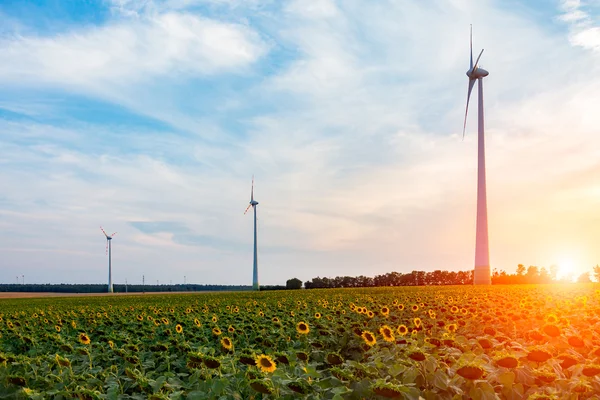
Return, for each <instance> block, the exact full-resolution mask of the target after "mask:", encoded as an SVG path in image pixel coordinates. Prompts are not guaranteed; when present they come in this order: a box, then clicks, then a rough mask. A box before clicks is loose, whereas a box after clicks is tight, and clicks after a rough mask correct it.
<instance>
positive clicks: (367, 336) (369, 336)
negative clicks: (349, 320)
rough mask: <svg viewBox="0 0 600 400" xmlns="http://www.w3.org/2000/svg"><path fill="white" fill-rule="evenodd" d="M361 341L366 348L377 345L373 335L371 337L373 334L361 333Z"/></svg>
mask: <svg viewBox="0 0 600 400" xmlns="http://www.w3.org/2000/svg"><path fill="white" fill-rule="evenodd" d="M360 336H361V337H362V338H363V340H364V341H365V343H366V344H367V345H368V346H371V347H372V346H374V345H375V343H377V339H376V338H375V335H373V333H371V332H369V331H363V333H362V335H360Z"/></svg>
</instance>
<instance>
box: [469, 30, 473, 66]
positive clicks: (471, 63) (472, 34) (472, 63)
mask: <svg viewBox="0 0 600 400" xmlns="http://www.w3.org/2000/svg"><path fill="white" fill-rule="evenodd" d="M472 69H473V24H471V65H470V66H469V70H472Z"/></svg>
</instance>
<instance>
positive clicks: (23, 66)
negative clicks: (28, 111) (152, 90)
mask: <svg viewBox="0 0 600 400" xmlns="http://www.w3.org/2000/svg"><path fill="white" fill-rule="evenodd" d="M265 51H266V46H265V44H264V43H263V41H262V40H261V39H260V37H259V35H258V34H257V33H256V32H254V31H253V30H252V29H251V28H249V27H247V26H244V25H240V24H232V23H223V22H218V21H214V20H211V19H208V18H203V17H200V16H195V15H189V14H181V13H167V14H162V15H159V16H153V17H145V18H142V19H140V20H128V21H126V22H119V23H115V24H110V25H108V26H103V27H98V28H87V29H86V30H83V31H78V32H71V33H67V34H61V35H57V36H54V37H32V36H26V37H13V38H5V39H3V40H1V41H0V81H4V83H5V84H6V83H9V82H14V81H19V82H28V83H32V84H38V83H48V84H54V85H59V86H66V87H87V88H97V89H98V90H99V89H101V88H102V87H103V86H104V85H107V84H108V85H125V84H127V85H131V84H133V83H143V82H146V81H148V80H151V79H155V78H160V77H161V76H163V75H173V74H175V75H179V74H183V75H184V76H186V75H189V76H195V75H206V74H217V73H222V72H227V71H237V70H240V69H243V68H245V67H247V66H249V65H251V64H252V63H254V62H255V61H256V60H257V59H258V58H259V57H261V56H262V55H263V54H265Z"/></svg>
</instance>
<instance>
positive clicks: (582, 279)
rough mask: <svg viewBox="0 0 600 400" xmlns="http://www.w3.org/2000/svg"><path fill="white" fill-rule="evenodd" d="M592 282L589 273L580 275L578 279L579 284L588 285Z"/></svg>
mask: <svg viewBox="0 0 600 400" xmlns="http://www.w3.org/2000/svg"><path fill="white" fill-rule="evenodd" d="M591 281H592V280H591V279H590V273H589V272H584V273H583V274H581V275H579V278H577V282H579V283H588V282H591Z"/></svg>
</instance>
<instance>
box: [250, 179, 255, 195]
mask: <svg viewBox="0 0 600 400" xmlns="http://www.w3.org/2000/svg"><path fill="white" fill-rule="evenodd" d="M253 200H254V175H252V190H251V191H250V201H253Z"/></svg>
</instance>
